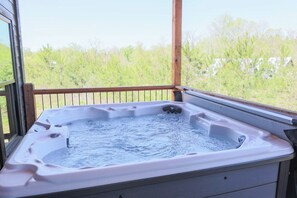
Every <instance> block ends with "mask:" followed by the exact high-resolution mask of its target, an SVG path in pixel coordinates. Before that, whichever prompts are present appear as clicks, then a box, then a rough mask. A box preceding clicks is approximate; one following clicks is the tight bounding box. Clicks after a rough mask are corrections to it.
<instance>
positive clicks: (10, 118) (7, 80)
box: [0, 15, 19, 161]
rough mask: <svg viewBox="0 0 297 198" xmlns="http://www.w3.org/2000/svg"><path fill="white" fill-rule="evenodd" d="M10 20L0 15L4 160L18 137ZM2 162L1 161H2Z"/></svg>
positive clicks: (0, 132)
mask: <svg viewBox="0 0 297 198" xmlns="http://www.w3.org/2000/svg"><path fill="white" fill-rule="evenodd" d="M11 38H13V37H12V31H11V24H10V20H8V19H6V18H4V17H2V16H1V15H0V140H1V141H0V146H1V151H2V152H1V155H0V158H1V159H2V160H3V159H5V158H6V153H10V152H11V149H10V147H11V146H10V145H12V144H10V143H12V142H13V141H12V140H14V138H15V137H16V135H17V132H18V131H19V130H18V126H19V123H18V119H17V116H16V85H15V80H14V75H15V74H14V61H13V60H14V59H13V58H14V56H13V50H12V46H13V45H12V44H13V43H12V39H11ZM2 160H0V161H2Z"/></svg>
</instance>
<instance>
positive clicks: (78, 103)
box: [78, 93, 80, 105]
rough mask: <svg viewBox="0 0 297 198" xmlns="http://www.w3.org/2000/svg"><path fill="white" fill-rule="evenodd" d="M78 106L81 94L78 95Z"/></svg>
mask: <svg viewBox="0 0 297 198" xmlns="http://www.w3.org/2000/svg"><path fill="white" fill-rule="evenodd" d="M78 105H80V93H78Z"/></svg>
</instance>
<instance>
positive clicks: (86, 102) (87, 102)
mask: <svg viewBox="0 0 297 198" xmlns="http://www.w3.org/2000/svg"><path fill="white" fill-rule="evenodd" d="M86 104H87V105H88V104H89V102H88V93H86Z"/></svg>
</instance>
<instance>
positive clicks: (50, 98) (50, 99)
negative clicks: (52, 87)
mask: <svg viewBox="0 0 297 198" xmlns="http://www.w3.org/2000/svg"><path fill="white" fill-rule="evenodd" d="M49 101H50V108H51V109H52V108H53V107H52V97H51V94H49Z"/></svg>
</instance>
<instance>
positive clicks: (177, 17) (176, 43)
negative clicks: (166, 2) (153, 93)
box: [172, 0, 182, 86]
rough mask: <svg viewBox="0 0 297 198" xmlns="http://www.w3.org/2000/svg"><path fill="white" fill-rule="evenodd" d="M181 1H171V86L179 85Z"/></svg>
mask: <svg viewBox="0 0 297 198" xmlns="http://www.w3.org/2000/svg"><path fill="white" fill-rule="evenodd" d="M181 48H182V0H172V85H174V86H180V85H181Z"/></svg>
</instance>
